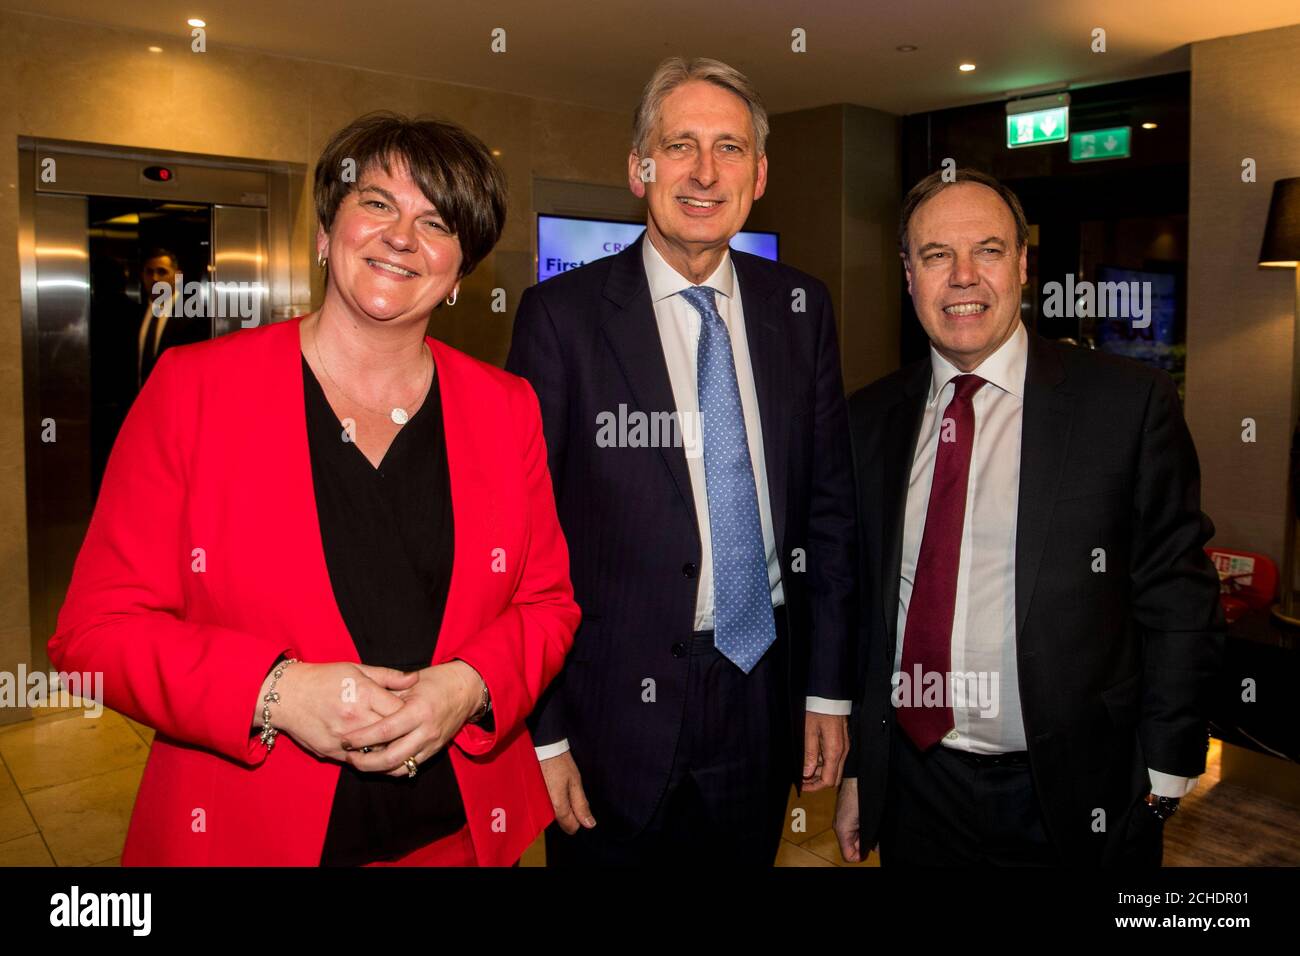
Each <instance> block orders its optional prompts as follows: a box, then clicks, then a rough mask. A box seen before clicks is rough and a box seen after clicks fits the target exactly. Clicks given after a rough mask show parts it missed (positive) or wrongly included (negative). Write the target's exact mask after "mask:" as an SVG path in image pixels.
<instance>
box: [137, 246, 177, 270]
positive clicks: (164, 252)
mask: <svg viewBox="0 0 1300 956" xmlns="http://www.w3.org/2000/svg"><path fill="white" fill-rule="evenodd" d="M162 258H167V259H170V260H171V261H172V268H173V269H175V268H177V267H178V266H180V264H181V261H180V260H179V259H177V258H176V253H174V252H172V251H171V250H170V249H167V248H164V247H163V246H150V247H149V248H148V249H146V250H145V252H144V255H142V256H141V257H140V268H141V269H143V268H144V265H145V263H146V262H148V261H149V260H150V259H162Z"/></svg>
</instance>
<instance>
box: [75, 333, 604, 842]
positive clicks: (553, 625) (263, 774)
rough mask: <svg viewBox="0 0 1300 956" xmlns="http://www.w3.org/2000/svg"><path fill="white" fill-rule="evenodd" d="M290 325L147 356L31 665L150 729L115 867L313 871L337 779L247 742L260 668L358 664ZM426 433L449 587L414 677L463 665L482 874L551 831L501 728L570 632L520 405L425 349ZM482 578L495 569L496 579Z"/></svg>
mask: <svg viewBox="0 0 1300 956" xmlns="http://www.w3.org/2000/svg"><path fill="white" fill-rule="evenodd" d="M300 321H301V320H300V319H295V320H293V321H290V322H285V323H281V324H278V325H271V326H266V327H263V328H258V329H249V330H247V331H240V332H236V333H234V334H231V335H226V336H222V337H221V338H218V339H214V340H212V341H210V342H203V343H200V344H197V345H191V346H184V347H179V348H175V349H169V350H168V351H167V352H165V353H163V355H162V357H161V359H160V360H159V362H158V365H157V367H156V368H155V370H154V372H153V374H152V375H151V376H150V377H149V380H148V382H147V384H146V386H145V388H144V389H143V391H142V392H141V393H140V396H139V398H138V399H137V400H136V403H135V405H134V406H133V407H132V409H131V412H130V414H129V415H128V416H127V419H126V422H125V424H124V425H123V427H122V431H121V433H120V434H119V436H118V439H117V444H116V446H115V447H114V449H113V452H112V455H111V457H110V459H109V464H108V469H107V472H106V474H105V476H104V483H103V486H102V489H101V491H100V495H99V501H98V503H97V505H96V507H95V513H94V516H93V518H92V519H91V522H90V527H89V530H88V531H87V533H86V540H85V543H84V544H83V545H82V548H81V553H80V555H79V556H78V558H77V563H76V567H75V569H74V571H73V576H72V583H71V586H70V587H69V588H68V595H67V600H66V602H65V603H64V605H63V609H62V611H61V612H60V614H59V622H58V631H57V633H55V635H54V636H53V637H52V638H51V639H50V642H49V651H50V658H51V660H52V661H53V662H54V664H55V665H56V666H57V667H58V668H59V669H61V670H67V671H100V672H102V673H103V675H104V683H103V686H104V702H105V703H106V704H107V705H108V706H109V707H111V708H113V709H114V710H117V711H120V712H121V713H124V714H127V715H129V716H131V717H133V718H135V719H136V720H138V721H140V722H142V723H145V724H148V725H149V726H151V727H154V728H156V729H157V735H156V737H155V738H154V744H153V748H152V750H151V752H150V754H149V761H148V763H147V765H146V766H145V769H144V777H143V779H142V780H141V783H140V790H139V793H138V795H137V797H136V802H135V809H134V811H133V812H132V815H131V823H130V828H129V830H128V832H127V837H126V846H125V848H124V849H123V852H122V863H123V865H125V866H158V865H161V866H171V865H258V866H261V865H292V866H315V865H317V864H318V863H319V861H320V853H321V848H322V846H323V844H324V839H325V830H326V827H327V825H328V821H329V814H330V809H331V806H332V803H333V799H334V789H335V786H336V784H337V781H338V776H339V770H340V765H339V764H337V763H334V762H332V761H325V760H320V759H318V758H316V757H314V756H312V755H310V754H308V753H307V752H306V751H304V750H302V749H301V748H299V747H298V746H297V744H295V743H294V742H293V740H292V739H291V738H290V737H289V736H288V735H287V734H281V735H280V737H279V738H278V739H277V741H276V745H275V749H274V750H273V751H272V752H271V753H270V755H269V756H268V755H267V752H266V748H265V747H263V746H262V744H261V742H260V741H259V739H258V737H257V735H256V734H251V735H250V732H249V731H250V727H251V725H252V723H253V712H254V709H255V707H256V705H257V694H258V691H259V689H260V688H261V684H262V681H263V679H264V678H265V677H266V674H267V672H268V671H269V669H270V668H271V665H272V664H273V662H274V661H275V659H276V658H277V657H278V656H279V655H280V653H281V652H285V651H287V652H288V653H289V654H290V655H291V656H294V657H298V658H301V659H302V660H304V661H311V662H322V663H323V662H328V661H354V662H355V661H357V660H358V657H357V651H356V648H355V647H354V646H353V643H352V639H351V637H350V636H349V635H348V632H347V629H346V627H345V625H344V623H343V619H342V617H341V616H340V614H339V610H338V606H337V605H336V604H335V601H334V594H333V590H332V588H331V585H330V581H329V575H328V571H327V569H326V564H325V557H324V552H323V550H322V546H321V537H320V526H319V523H318V521H317V515H316V498H315V492H314V489H313V486H312V475H311V461H310V458H309V455H308V447H307V426H306V414H305V410H304V407H303V379H302V362H301V356H300V351H299V344H298V326H299V322H300ZM428 342H429V345H430V346H431V347H432V349H433V356H434V360H435V363H436V367H437V377H436V380H435V381H436V384H437V386H438V388H439V391H440V394H441V396H442V407H443V414H444V416H445V419H446V441H447V458H448V467H449V469H450V473H451V488H452V512H453V516H454V520H455V529H456V533H455V564H454V566H453V569H452V577H451V588H450V592H449V594H448V598H447V605H446V611H445V613H444V615H443V619H442V630H441V631H440V632H439V636H438V644H437V651H436V653H435V655H434V657H433V660H432V662H431V663H433V664H438V663H441V662H443V661H446V660H449V659H451V658H453V657H458V658H461V659H462V660H464V661H466V662H467V663H469V664H470V665H471V666H473V667H474V668H475V669H476V670H477V671H478V672H479V674H481V675H482V677H483V679H484V681H486V682H487V685H488V689H489V691H490V692H491V694H492V707H493V711H494V713H495V715H496V729H495V731H494V732H493V733H487V732H485V731H484V730H482V729H480V728H478V727H474V726H466V727H464V728H463V729H462V730H461V731H460V732H459V733H458V734H457V735H456V736H455V738H454V740H453V741H452V743H451V744H449V745H448V746H449V747H450V749H451V760H452V766H453V768H454V769H455V773H456V779H457V780H458V781H459V784H460V790H461V794H462V796H463V799H464V801H465V813H466V816H467V818H468V821H469V829H470V833H471V836H472V838H473V842H474V851H475V854H476V856H477V858H478V862H479V863H480V864H481V865H510V864H512V863H514V862H515V860H516V859H518V857H519V855H520V854H521V853H522V852H523V850H524V849H525V848H526V847H527V846H528V845H529V843H531V842H532V841H533V839H534V838H535V837H536V836H537V834H538V833H540V832H541V831H542V829H543V828H544V827H545V826H546V825H547V824H548V823H549V822H550V821H551V820H552V819H553V813H552V810H551V801H550V799H549V798H548V796H547V791H546V786H545V783H544V782H543V779H542V774H541V769H540V767H539V766H538V763H537V757H536V755H535V753H534V751H533V746H532V741H531V740H530V739H529V736H528V731H527V730H526V729H525V727H524V724H523V720H524V717H525V716H526V715H527V714H528V712H529V711H530V710H532V708H533V705H534V704H535V703H536V702H537V698H538V695H539V694H541V692H542V690H543V688H545V687H546V685H547V684H548V683H549V682H550V680H551V679H552V678H553V677H554V676H555V675H556V673H557V672H558V671H559V670H560V666H561V664H562V663H563V661H564V656H565V654H567V653H568V650H569V647H570V645H571V643H572V639H573V632H574V630H575V629H576V628H577V625H578V620H579V616H580V615H579V611H578V606H577V605H576V604H575V603H574V601H573V588H572V585H571V584H570V582H569V558H568V550H567V548H566V546H565V541H564V537H563V535H562V533H561V531H560V526H559V522H558V521H557V520H556V515H555V504H554V499H553V498H552V493H551V480H550V474H549V472H548V471H547V467H546V446H545V443H544V440H543V438H542V421H541V415H540V413H539V411H538V405H537V398H536V396H535V395H534V394H533V391H532V389H531V388H530V387H529V386H528V384H527V383H526V382H525V381H524V380H523V379H520V378H516V377H515V376H513V375H510V374H508V373H506V372H503V371H501V370H500V369H497V368H494V367H492V366H490V365H487V364H484V363H482V362H479V361H477V360H476V359H473V358H470V357H469V356H467V355H465V354H463V353H461V352H458V351H456V350H455V349H453V348H450V347H449V346H447V345H444V344H442V343H441V342H438V341H436V340H434V339H429V340H428ZM503 562H504V570H502V563H503Z"/></svg>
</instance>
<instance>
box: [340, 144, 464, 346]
mask: <svg viewBox="0 0 1300 956" xmlns="http://www.w3.org/2000/svg"><path fill="white" fill-rule="evenodd" d="M389 165H390V167H391V172H384V169H383V167H382V166H380V165H379V164H377V163H376V164H374V165H373V166H372V167H371V168H369V169H367V170H365V171H364V173H362V174H361V175H360V176H358V177H357V188H356V189H354V190H353V191H352V192H350V193H348V194H347V195H346V196H345V197H344V198H343V201H342V202H341V203H340V204H339V207H338V211H337V212H336V213H335V215H334V222H333V224H332V225H331V227H330V231H329V233H328V234H326V233H325V231H324V230H321V229H318V230H317V235H316V248H317V252H318V253H319V254H323V255H326V256H328V258H329V284H330V286H331V287H332V289H333V291H334V292H335V293H336V294H337V295H338V296H339V297H340V298H342V300H343V301H344V303H345V304H346V305H348V307H349V308H351V309H352V310H353V311H354V312H356V313H360V314H364V315H366V316H368V317H369V318H371V319H373V320H375V321H378V322H390V321H393V320H399V319H405V318H411V319H419V320H420V321H424V320H427V319H428V317H429V313H430V312H432V311H433V309H434V307H435V306H436V305H437V304H438V303H439V302H440V301H441V300H442V299H444V298H445V297H446V296H448V295H450V294H451V291H452V290H453V289H454V288H455V287H456V285H457V283H458V281H459V278H460V266H461V261H462V256H461V250H460V241H459V240H458V239H457V238H456V237H455V236H453V235H452V234H451V233H450V231H449V230H448V227H447V224H446V222H445V221H444V219H443V218H442V216H441V215H439V214H438V211H437V210H436V209H435V208H434V207H433V204H432V203H431V202H430V201H429V199H428V197H427V196H425V195H424V193H422V192H421V191H420V188H419V186H417V185H416V184H415V182H414V180H412V179H411V177H410V175H409V174H408V173H407V171H406V168H405V166H404V165H402V164H401V163H390V164H389ZM327 294H328V293H327Z"/></svg>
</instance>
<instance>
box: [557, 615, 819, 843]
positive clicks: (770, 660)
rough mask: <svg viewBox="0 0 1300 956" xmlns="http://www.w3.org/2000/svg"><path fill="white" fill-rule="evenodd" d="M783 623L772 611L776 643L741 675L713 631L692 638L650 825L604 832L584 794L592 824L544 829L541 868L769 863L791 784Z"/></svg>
mask: <svg viewBox="0 0 1300 956" xmlns="http://www.w3.org/2000/svg"><path fill="white" fill-rule="evenodd" d="M784 617H785V615H784V609H783V608H778V609H777V639H776V642H775V643H774V644H773V645H772V646H771V647H769V648H768V649H767V652H766V653H765V654H764V655H763V657H762V658H761V659H760V660H759V661H758V663H757V664H756V665H755V666H754V668H753V670H751V671H750V672H749V673H748V674H745V673H744V672H743V671H741V669H740V668H739V667H737V666H736V665H735V664H734V663H732V662H731V661H730V660H728V659H727V658H726V657H724V656H723V655H722V653H721V652H720V651H719V650H718V649H717V648H716V647H715V646H714V644H713V632H712V631H697V632H695V633H694V634H693V635H692V637H691V640H690V642H689V645H688V646H687V648H686V652H685V653H686V657H687V678H686V698H685V707H684V714H683V719H682V727H681V732H680V736H679V737H678V742H677V751H676V753H675V755H674V758H673V765H672V770H671V772H670V773H669V777H668V784H667V786H666V787H665V788H664V793H663V795H662V797H661V798H660V801H659V805H658V807H657V808H656V810H655V813H654V815H653V817H652V818H651V820H650V822H649V824H648V825H647V826H646V827H645V829H644V830H642V831H641V832H640V833H635V834H632V833H614V832H610V829H609V825H607V824H602V823H601V809H600V795H599V794H593V793H588V794H587V796H588V799H589V800H590V802H591V807H592V815H593V816H594V817H595V818H596V826H595V827H594V828H592V829H590V830H588V829H586V828H585V827H580V828H579V830H578V832H577V833H576V834H574V835H573V836H569V835H568V834H566V833H565V832H564V831H563V830H561V829H560V828H559V825H558V824H555V823H552V824H551V826H550V827H548V828H547V830H546V862H547V865H548V866H655V865H680V864H682V863H699V864H704V865H711V866H718V865H722V866H734V865H741V866H771V865H772V863H773V861H774V860H775V858H776V851H777V848H778V847H779V845H780V842H781V836H782V832H783V828H784V826H785V808H786V804H787V801H788V799H789V795H790V787H791V785H792V783H793V781H792V777H791V758H790V755H791V753H792V751H793V745H794V744H793V736H792V735H793V732H792V728H791V725H790V721H791V718H790V708H789V693H790V690H789V687H788V679H789V678H788V675H789V661H788V657H789V639H788V637H787V636H786V635H785V626H784V625H785V621H784ZM646 706H647V707H651V706H657V705H654V704H647V705H646ZM581 769H582V768H581V767H579V770H580V771H581ZM602 826H604V827H605V829H602Z"/></svg>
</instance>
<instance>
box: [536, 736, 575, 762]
mask: <svg viewBox="0 0 1300 956" xmlns="http://www.w3.org/2000/svg"><path fill="white" fill-rule="evenodd" d="M533 749H534V750H536V751H537V759H538V760H539V761H540V760H550V759H551V758H552V757H558V756H559V755H560V754H566V753H568V752H569V738H568V737H565V738H564V739H563V740H557V741H556V742H555V743H553V744H544V745H542V746H541V747H534V748H533Z"/></svg>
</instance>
